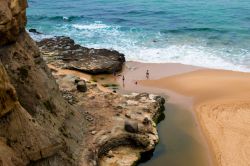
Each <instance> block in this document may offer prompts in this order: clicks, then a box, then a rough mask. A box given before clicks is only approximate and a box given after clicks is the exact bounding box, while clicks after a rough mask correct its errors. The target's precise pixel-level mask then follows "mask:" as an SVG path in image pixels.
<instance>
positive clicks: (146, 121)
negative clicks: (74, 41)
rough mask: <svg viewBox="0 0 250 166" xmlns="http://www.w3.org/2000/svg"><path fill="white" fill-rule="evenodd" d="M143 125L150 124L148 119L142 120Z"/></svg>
mask: <svg viewBox="0 0 250 166" xmlns="http://www.w3.org/2000/svg"><path fill="white" fill-rule="evenodd" d="M142 123H143V124H144V125H148V124H150V120H149V119H148V117H145V118H144V119H143V122H142Z"/></svg>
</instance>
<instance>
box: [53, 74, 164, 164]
mask: <svg viewBox="0 0 250 166" xmlns="http://www.w3.org/2000/svg"><path fill="white" fill-rule="evenodd" d="M59 70H60V69H59ZM57 73H59V72H58V71H57V70H55V69H54V70H53V75H54V77H55V78H56V80H57V82H58V84H59V88H60V90H61V92H62V94H63V96H64V98H65V99H66V100H67V101H68V102H69V103H70V104H71V105H73V106H75V107H79V108H84V110H85V111H84V112H83V114H84V116H85V119H86V120H87V122H88V124H87V126H88V132H87V133H86V135H85V143H84V144H85V145H86V146H85V147H84V149H82V150H81V151H80V152H81V153H80V154H79V155H80V157H79V158H81V161H80V163H79V165H84V166H85V165H88V166H97V165H99V166H106V165H107V166H108V165H117V166H132V165H135V163H136V162H137V161H138V160H139V159H140V155H141V153H144V152H148V151H152V150H154V148H155V146H156V144H157V143H158V141H159V137H158V133H157V129H156V124H157V122H158V120H159V118H160V117H161V115H163V111H164V102H165V100H164V98H162V97H160V96H157V95H153V94H148V93H132V94H129V95H121V94H116V93H111V92H103V91H101V90H100V89H99V88H98V85H97V83H95V82H90V81H86V82H85V83H86V86H87V88H86V89H87V91H86V92H81V91H79V90H77V84H78V83H79V82H81V81H79V80H81V78H79V77H76V76H74V75H73V74H72V75H71V74H67V75H60V74H57ZM79 110H82V109H79Z"/></svg>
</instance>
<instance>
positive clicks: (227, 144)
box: [62, 62, 250, 166]
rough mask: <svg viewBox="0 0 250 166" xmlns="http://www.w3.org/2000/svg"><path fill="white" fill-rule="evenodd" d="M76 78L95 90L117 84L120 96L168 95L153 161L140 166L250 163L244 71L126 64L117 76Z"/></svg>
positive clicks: (248, 78)
mask: <svg viewBox="0 0 250 166" xmlns="http://www.w3.org/2000/svg"><path fill="white" fill-rule="evenodd" d="M146 70H149V73H150V75H149V79H148V80H146ZM62 72H64V73H65V74H67V73H68V72H72V71H68V70H64V71H62ZM77 73H78V72H77ZM122 75H124V76H125V81H124V84H123V81H122ZM79 76H80V77H82V78H84V77H85V78H86V77H87V80H91V79H92V80H93V79H94V80H96V81H97V82H98V84H99V85H100V87H102V86H101V85H103V84H113V83H115V82H117V83H119V84H120V87H119V88H116V91H118V92H120V93H127V92H148V93H156V94H160V95H167V96H168V97H167V104H166V112H165V114H166V119H165V120H164V121H162V122H161V123H160V124H159V135H160V139H161V140H160V144H159V145H158V146H157V147H156V151H155V152H154V155H153V157H152V159H151V160H150V161H148V162H146V163H142V164H141V165H143V166H151V165H157V166H165V165H166V164H169V165H172V166H175V165H176V166H182V165H185V166H200V165H202V166H206V165H219V166H239V165H241V166H248V165H250V158H249V156H250V74H249V73H240V72H232V71H223V70H209V69H203V68H199V67H194V66H186V65H181V64H145V63H138V62H127V63H126V66H125V67H124V71H123V72H122V73H121V74H119V75H116V76H110V75H99V76H95V77H92V76H86V75H82V74H81V75H79ZM140 80H141V81H140ZM135 82H137V83H138V84H135ZM102 88H103V87H102ZM104 89H106V88H104Z"/></svg>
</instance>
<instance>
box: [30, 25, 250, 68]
mask: <svg viewBox="0 0 250 166" xmlns="http://www.w3.org/2000/svg"><path fill="white" fill-rule="evenodd" d="M60 29H61V31H60V32H58V31H55V32H52V33H53V35H65V36H70V37H72V38H73V39H74V40H76V42H77V43H80V44H82V45H84V46H86V47H92V48H107V49H114V50H117V51H119V52H121V53H124V54H125V55H126V59H127V60H128V61H139V62H150V63H181V64H187V65H194V66H201V67H207V68H215V69H226V70H235V71H243V72H250V68H249V66H246V65H242V64H244V63H241V64H239V63H238V62H239V61H237V60H235V59H233V58H231V59H230V57H235V56H236V55H238V56H239V57H243V55H239V54H238V53H235V55H233V53H228V52H227V51H225V50H224V49H223V48H222V49H217V48H215V47H209V46H206V45H204V43H203V41H201V42H193V39H185V40H177V39H174V42H167V41H168V40H167V41H166V39H165V38H164V36H162V34H160V33H159V34H155V35H153V39H156V40H157V42H155V41H154V40H153V39H152V38H149V39H147V35H148V34H147V33H143V32H140V31H139V32H137V31H132V30H131V31H122V30H121V29H120V27H119V26H111V25H106V24H103V23H102V22H94V23H84V24H73V25H70V24H69V25H65V26H63V27H60ZM31 35H32V37H33V38H35V40H40V39H42V38H45V37H52V36H48V35H35V34H32V33H31ZM158 41H159V42H158ZM244 56H245V57H250V53H249V52H244ZM225 57H227V58H225Z"/></svg>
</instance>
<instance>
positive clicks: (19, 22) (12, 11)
mask: <svg viewBox="0 0 250 166" xmlns="http://www.w3.org/2000/svg"><path fill="white" fill-rule="evenodd" d="M0 4H1V5H0V39H1V40H0V45H3V44H7V43H10V42H14V41H15V40H16V39H17V37H18V34H19V33H21V32H23V31H24V28H25V25H26V22H27V21H26V7H27V1H26V0H0Z"/></svg>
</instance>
